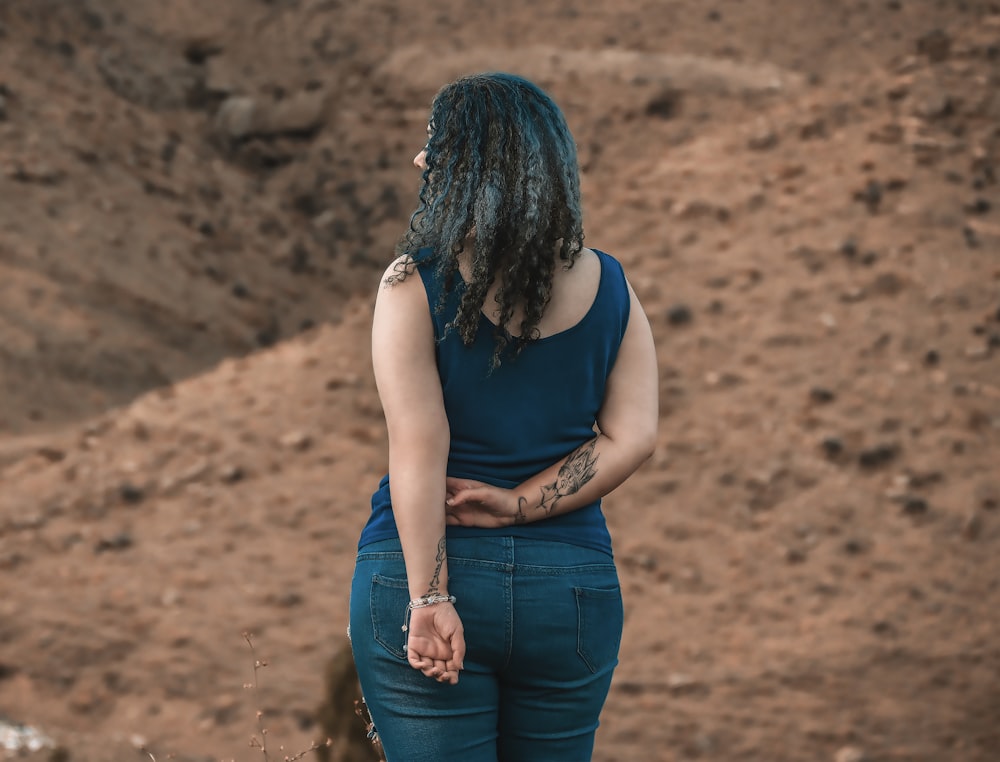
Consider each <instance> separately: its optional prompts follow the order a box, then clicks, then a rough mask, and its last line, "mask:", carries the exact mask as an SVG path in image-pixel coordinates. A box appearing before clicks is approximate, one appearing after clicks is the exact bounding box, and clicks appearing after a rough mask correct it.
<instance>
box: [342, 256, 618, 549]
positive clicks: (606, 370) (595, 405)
mask: <svg viewBox="0 0 1000 762" xmlns="http://www.w3.org/2000/svg"><path fill="white" fill-rule="evenodd" d="M414 259H415V263H416V267H417V270H418V272H419V274H420V279H421V280H422V282H423V285H424V288H425V290H426V294H427V305H428V307H427V309H428V313H429V315H430V318H431V320H432V322H433V326H434V339H435V343H436V364H437V369H438V374H439V377H440V382H441V389H442V395H443V402H444V408H445V411H446V415H447V419H448V424H449V432H450V448H449V454H448V464H447V474H448V476H450V477H455V478H459V479H472V480H477V481H483V482H486V483H489V484H493V485H496V486H501V487H513V486H515V485H517V484H519V483H521V482H523V481H524V480H525V479H527V478H529V477H530V476H532V475H534V474H536V473H538V472H539V471H541V470H543V469H545V468H546V467H548V466H550V465H551V464H552V463H554V462H556V461H557V460H559V459H560V458H562V457H565V455H566V453H567V452H571V451H573V450H575V449H576V448H578V447H579V446H580V445H581V444H583V443H584V442H587V441H588V440H590V439H592V438H593V437H594V425H595V422H596V419H597V415H598V412H599V411H600V408H601V405H602V403H603V401H604V397H605V386H606V383H607V378H608V375H609V374H610V372H611V369H612V368H613V367H614V363H615V359H616V357H617V354H618V347H619V345H620V344H621V340H622V337H623V335H624V333H625V330H626V328H627V326H628V318H629V310H630V298H629V291H628V285H627V282H626V280H625V275H624V273H623V272H622V269H621V265H619V263H618V262H617V261H616V260H615V259H614V258H613V257H611V256H610V255H608V254H605V253H604V252H595V251H591V250H589V249H588V250H586V254H585V255H583V256H581V261H580V262H578V263H577V264H575V265H574V266H573V267H572V268H568V269H564V270H563V269H559V268H557V273H556V275H555V277H554V278H553V289H552V291H553V297H552V303H551V304H550V308H549V309H547V310H546V312H545V313H544V316H543V319H542V321H541V322H540V323H539V332H540V333H541V335H540V336H539V337H538V338H537V339H535V340H533V341H531V342H528V343H527V344H526V345H525V346H524V347H523V348H522V349H521V351H520V352H519V353H517V354H516V355H515V354H514V353H513V352H512V351H510V352H508V353H507V355H506V356H504V357H503V359H502V361H501V363H500V364H499V365H498V366H496V367H492V365H491V360H492V356H493V351H494V333H495V331H496V330H497V328H496V326H495V325H494V324H493V322H492V321H490V319H489V316H488V315H486V314H485V313H484V314H483V315H482V316H481V320H480V325H479V330H478V332H477V334H476V338H475V341H474V342H473V343H472V344H471V345H469V346H466V345H465V344H464V343H463V341H462V340H461V339H460V337H459V336H458V335H457V333H456V332H455V331H454V330H452V329H450V328H449V324H450V321H451V320H452V319H453V318H454V315H455V313H456V310H457V305H458V303H459V301H460V300H461V298H462V295H463V293H464V290H465V284H464V282H463V281H460V282H458V283H457V284H456V286H455V288H454V289H453V290H452V291H450V292H447V291H445V290H444V289H445V283H444V279H443V278H442V277H441V276H440V275H439V273H438V271H437V268H436V259H435V255H434V253H433V252H431V251H427V250H425V251H422V252H417V253H416V255H415V256H414ZM577 267H579V268H580V269H579V271H577ZM459 273H461V265H460V269H459ZM442 299H443V301H442ZM391 505H392V496H391V480H390V479H389V477H388V476H387V477H386V478H384V479H383V480H382V482H381V483H380V484H379V487H378V489H377V491H376V492H375V494H374V495H373V497H372V517H371V519H370V521H369V525H368V526H367V527H366V529H365V531H364V533H363V534H362V537H361V543H362V545H363V544H365V543H367V542H372V541H376V540H379V539H383V538H384V537H389V536H393V535H394V533H395V527H394V525H393V520H392V510H391ZM448 531H449V536H456V537H458V536H483V535H492V534H501V533H502V532H501V530H500V529H490V528H482V527H450V528H449V530H448ZM504 531H506V533H507V534H510V533H511V531H513V532H514V534H516V535H521V536H525V537H537V538H548V539H558V540H561V541H563V542H570V543H574V544H578V545H583V546H585V547H591V548H595V549H599V550H605V551H607V552H610V550H611V540H610V537H609V535H608V532H607V528H606V525H605V521H604V516H603V514H602V513H601V510H600V500H599V499H598V500H594V501H592V503H591V504H590V505H588V506H585V507H583V508H580V509H578V510H576V511H573V512H571V513H567V514H563V515H561V516H557V517H553V518H552V519H550V520H548V521H546V522H542V523H538V524H532V525H530V526H523V527H518V528H515V529H514V530H510V529H509V528H508V529H506V530H504Z"/></svg>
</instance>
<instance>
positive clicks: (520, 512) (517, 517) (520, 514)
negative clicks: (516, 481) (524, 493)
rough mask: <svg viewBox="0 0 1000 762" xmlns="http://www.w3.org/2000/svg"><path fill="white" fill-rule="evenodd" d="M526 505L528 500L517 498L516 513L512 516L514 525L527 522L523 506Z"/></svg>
mask: <svg viewBox="0 0 1000 762" xmlns="http://www.w3.org/2000/svg"><path fill="white" fill-rule="evenodd" d="M527 504H528V498H526V497H519V498H518V499H517V513H515V514H514V523H515V524H523V523H524V522H526V521H527V520H528V517H527V516H526V515H525V514H524V506H526V505H527Z"/></svg>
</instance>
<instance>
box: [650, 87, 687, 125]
mask: <svg viewBox="0 0 1000 762" xmlns="http://www.w3.org/2000/svg"><path fill="white" fill-rule="evenodd" d="M683 98H684V94H683V92H682V91H680V90H675V89H674V88H667V89H666V90H663V91H662V92H660V93H657V94H656V95H655V96H653V97H652V98H651V99H650V100H649V102H648V103H647V104H646V114H647V115H648V116H655V117H656V118H658V119H663V120H668V119H673V118H674V117H676V116H677V115H678V114H680V113H681V104H682V103H683Z"/></svg>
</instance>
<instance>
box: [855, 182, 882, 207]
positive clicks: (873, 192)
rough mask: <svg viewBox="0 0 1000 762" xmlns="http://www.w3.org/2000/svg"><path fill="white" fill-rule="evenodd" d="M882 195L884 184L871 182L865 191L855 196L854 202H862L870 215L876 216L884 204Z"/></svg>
mask: <svg viewBox="0 0 1000 762" xmlns="http://www.w3.org/2000/svg"><path fill="white" fill-rule="evenodd" d="M882 193H883V188H882V183H880V182H879V181H878V180H869V181H868V184H867V185H866V186H865V188H864V190H860V191H858V192H856V193H855V194H854V200H855V201H861V202H862V203H864V205H865V206H867V207H868V211H869V212H870V213H872V214H875V213H876V212H878V208H879V205H880V204H881V203H882Z"/></svg>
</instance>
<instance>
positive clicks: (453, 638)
mask: <svg viewBox="0 0 1000 762" xmlns="http://www.w3.org/2000/svg"><path fill="white" fill-rule="evenodd" d="M406 658H407V661H409V662H410V666H411V667H413V668H414V669H419V670H420V671H421V672H422V673H423V674H425V675H426V676H427V677H431V678H434V679H435V680H437V681H438V682H439V683H449V684H451V685H454V684H455V683H457V682H458V673H459V670H461V669H462V668H463V667H464V664H463V662H464V661H465V630H464V629H463V627H462V620H461V618H460V617H459V616H458V612H457V611H455V607H454V606H453V605H452V604H450V603H435V604H434V605H432V606H423V607H421V608H418V609H413V610H412V611H411V612H410V624H409V629H408V631H407V638H406Z"/></svg>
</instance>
